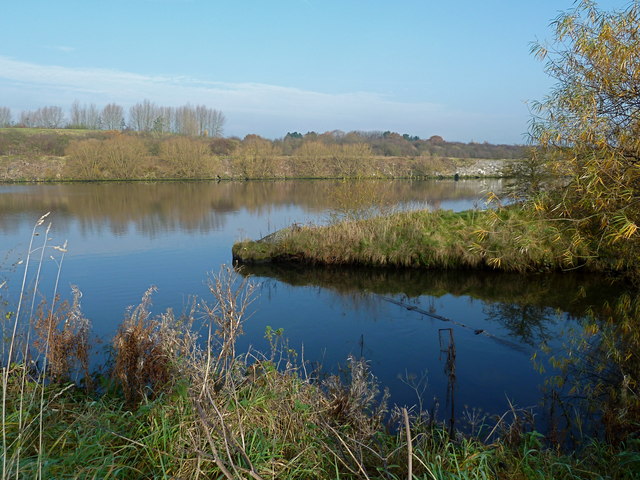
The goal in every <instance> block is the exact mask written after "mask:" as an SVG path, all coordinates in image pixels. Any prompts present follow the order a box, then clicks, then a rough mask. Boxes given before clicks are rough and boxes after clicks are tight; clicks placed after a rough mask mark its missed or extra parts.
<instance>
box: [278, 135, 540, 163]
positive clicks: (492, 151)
mask: <svg viewBox="0 0 640 480" xmlns="http://www.w3.org/2000/svg"><path fill="white" fill-rule="evenodd" d="M313 142H320V143H322V144H324V145H336V144H337V145H357V144H362V145H368V147H369V148H370V149H371V153H372V155H375V156H383V157H424V156H428V157H446V158H493V159H521V158H524V157H526V156H527V152H526V148H525V147H524V146H523V145H494V144H491V143H488V142H483V143H477V142H473V141H472V142H470V143H462V142H447V141H445V140H444V139H443V138H442V137H441V136H439V135H433V136H431V137H429V138H427V139H422V138H420V137H418V136H416V135H409V134H407V133H405V134H400V133H396V132H390V131H386V132H381V131H368V132H364V131H353V132H348V133H345V132H343V131H340V130H333V131H331V132H325V133H321V134H318V133H316V132H307V133H306V134H304V135H303V134H301V133H299V132H289V133H287V134H286V136H285V137H284V138H282V139H279V140H276V141H274V145H275V146H276V147H278V148H279V149H281V150H282V153H283V154H284V155H291V154H293V153H294V152H295V151H297V150H298V149H299V148H300V147H301V146H302V145H305V144H310V143H313Z"/></svg>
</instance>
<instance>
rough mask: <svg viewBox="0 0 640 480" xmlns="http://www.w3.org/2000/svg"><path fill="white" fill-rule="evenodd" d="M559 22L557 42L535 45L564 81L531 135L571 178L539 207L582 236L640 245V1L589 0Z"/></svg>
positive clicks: (549, 69) (617, 246) (540, 106)
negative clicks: (614, 4)
mask: <svg viewBox="0 0 640 480" xmlns="http://www.w3.org/2000/svg"><path fill="white" fill-rule="evenodd" d="M553 26H554V27H555V42H554V43H553V44H552V46H551V47H550V48H547V47H545V46H543V45H536V46H535V47H534V49H533V52H534V53H535V54H536V56H537V57H538V58H540V59H546V61H547V64H546V70H547V72H548V73H549V74H550V76H551V77H553V78H554V79H556V80H557V84H556V86H555V87H554V88H553V90H552V91H551V93H550V95H549V96H548V97H547V98H546V99H545V100H544V101H543V102H541V103H539V104H538V105H536V108H537V113H538V114H539V115H538V116H537V117H536V119H535V121H534V122H533V128H532V135H533V137H534V139H535V140H536V141H537V142H538V143H539V144H540V146H541V147H542V151H543V152H545V151H550V152H551V153H553V157H554V160H555V162H554V163H555V167H556V170H557V171H558V172H560V173H562V174H564V175H566V176H567V177H568V178H569V179H570V181H569V184H568V186H567V187H566V188H563V189H562V191H561V192H559V193H558V194H557V195H553V196H550V197H548V201H546V202H541V203H540V205H539V206H540V208H542V209H546V210H547V211H548V212H549V215H550V216H555V217H558V216H560V217H562V218H570V219H572V221H573V222H574V234H575V236H576V241H590V242H592V243H594V244H596V243H598V244H599V245H601V246H602V247H605V248H606V247H612V248H615V249H634V250H636V251H638V249H639V248H640V230H639V228H638V226H639V225H640V207H639V205H640V163H639V162H638V158H640V135H638V132H639V131H640V103H639V102H638V78H640V42H639V41H638V38H639V36H640V4H639V3H638V2H630V5H629V6H628V7H627V8H626V9H625V10H620V11H614V12H605V11H602V10H600V9H599V8H598V6H597V4H596V3H595V2H593V1H591V0H582V1H579V2H576V6H575V8H574V9H573V10H570V11H569V12H566V13H562V14H561V15H560V16H559V17H558V18H557V19H556V20H555V22H554V23H553ZM636 259H637V255H636V256H635V259H634V260H636Z"/></svg>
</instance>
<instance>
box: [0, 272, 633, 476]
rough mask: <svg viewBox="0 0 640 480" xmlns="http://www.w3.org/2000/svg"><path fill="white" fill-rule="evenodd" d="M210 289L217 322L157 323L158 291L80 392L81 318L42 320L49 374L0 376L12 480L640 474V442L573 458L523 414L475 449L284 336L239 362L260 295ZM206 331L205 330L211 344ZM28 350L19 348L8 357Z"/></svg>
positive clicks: (467, 439) (25, 365)
mask: <svg viewBox="0 0 640 480" xmlns="http://www.w3.org/2000/svg"><path fill="white" fill-rule="evenodd" d="M209 287H210V290H211V292H212V294H213V297H214V299H215V306H212V307H209V306H207V305H206V304H205V303H204V302H201V303H200V305H202V306H201V307H200V308H201V310H199V311H198V312H195V311H194V312H191V313H189V314H186V315H184V316H182V317H180V318H177V317H175V316H174V315H173V314H172V313H171V312H170V311H167V312H166V313H164V314H160V315H156V316H154V315H152V314H151V312H150V310H149V307H150V301H151V295H152V293H153V289H150V290H149V291H148V292H147V293H146V294H145V295H144V296H143V298H142V302H141V304H140V305H139V306H137V307H135V308H131V309H129V310H128V311H127V313H126V315H125V319H124V321H123V323H122V325H121V326H120V329H119V331H118V333H117V335H116V337H115V338H114V340H113V343H112V358H111V362H110V364H109V365H108V368H107V370H106V371H105V372H103V373H102V374H100V375H93V376H91V377H85V380H84V381H83V382H81V383H80V384H78V383H74V382H71V381H70V378H71V376H72V374H73V372H74V370H77V369H78V368H80V369H82V366H83V365H84V364H85V362H86V354H87V350H86V349H85V348H82V345H86V339H87V336H86V335H87V329H86V326H87V321H86V319H84V318H83V317H82V315H81V312H80V310H79V304H78V303H77V302H76V301H75V300H74V302H73V304H72V305H64V304H62V305H61V306H60V308H58V309H56V310H55V311H54V309H53V306H52V307H51V309H49V308H48V307H47V306H43V307H42V308H41V309H40V310H39V313H38V314H37V316H36V317H37V318H36V319H34V320H35V321H34V322H33V332H32V335H33V337H34V338H36V339H37V340H36V342H35V346H36V349H37V351H38V352H39V355H38V357H36V359H37V361H36V363H35V364H34V363H32V362H24V361H16V362H13V363H10V364H9V366H5V368H3V370H2V450H3V451H2V471H1V475H2V479H3V480H4V479H10V478H11V479H14V478H100V479H105V478H123V479H147V478H164V479H192V478H202V479H204V478H215V479H228V480H231V479H240V478H247V479H249V478H253V479H256V480H260V479H301V478H304V479H404V478H412V479H425V480H426V479H433V480H435V479H496V478H500V479H552V478H553V479H601V478H610V479H625V480H626V479H632V478H637V474H638V473H640V454H638V453H637V450H638V449H637V447H638V445H637V441H635V443H634V441H633V440H629V441H628V442H627V443H622V444H619V445H616V446H612V445H608V444H605V443H601V442H597V441H594V442H590V443H588V444H587V445H585V446H584V447H583V448H582V450H580V452H579V453H572V454H561V453H559V450H558V449H556V448H554V447H549V446H545V443H544V441H543V438H542V437H541V435H540V434H538V433H536V432H534V431H529V430H527V428H526V426H525V425H526V422H525V420H524V418H525V417H523V416H521V415H520V413H519V412H516V411H513V412H507V413H506V414H505V415H504V416H502V417H501V418H499V419H492V420H489V419H481V421H480V422H478V423H477V424H475V425H474V434H473V435H462V434H460V433H452V434H451V433H449V432H448V431H447V430H446V428H445V427H444V426H443V425H441V424H439V423H438V421H437V419H435V418H433V416H431V415H429V414H428V413H426V412H422V411H418V410H416V409H409V410H407V409H405V408H398V407H393V408H392V409H391V410H389V409H388V408H387V405H386V402H385V395H384V394H381V393H380V391H379V388H378V385H377V384H376V381H375V378H374V377H372V376H371V374H370V373H369V371H368V368H367V364H366V362H364V361H363V360H358V359H355V358H350V359H348V363H347V367H348V368H347V371H346V373H345V374H344V375H342V376H335V375H334V376H328V377H321V376H319V375H318V372H310V371H308V370H307V369H306V365H305V363H304V362H300V361H298V359H297V354H296V352H294V351H293V350H291V349H290V348H289V347H288V345H287V343H286V340H285V339H284V337H283V335H282V331H280V330H273V329H271V328H268V329H267V331H266V334H265V336H266V338H267V339H268V341H269V344H270V345H271V351H270V352H267V353H265V354H264V355H259V354H254V355H246V354H245V355H241V354H239V353H237V352H236V350H235V340H236V339H237V337H238V335H240V334H241V333H242V324H243V318H244V317H245V314H246V308H247V307H248V305H249V304H250V303H251V298H252V289H253V287H252V286H251V285H250V284H248V283H247V281H246V279H245V280H239V278H238V277H237V276H235V275H234V274H233V272H232V271H231V270H229V269H227V270H222V271H221V273H220V275H218V276H217V277H213V278H211V279H210V283H209ZM195 317H204V318H206V321H205V323H206V324H207V325H206V326H205V328H204V331H205V332H207V331H208V332H209V333H208V335H205V337H204V338H200V335H199V334H198V331H199V330H198V329H196V328H195V327H194V323H195ZM16 318H17V317H16ZM206 327H208V328H206ZM213 332H215V333H213ZM19 344H20V341H19V338H17V337H15V338H12V339H11V346H10V350H11V347H17V346H18V345H19ZM78 346H80V348H79V347H78ZM14 351H23V350H21V349H20V348H17V349H14ZM26 351H27V350H24V352H26ZM9 356H10V357H11V353H10V354H9ZM22 358H24V357H22ZM16 360H20V357H19V356H17V357H16ZM37 365H39V366H40V367H41V368H37V367H36V366H37Z"/></svg>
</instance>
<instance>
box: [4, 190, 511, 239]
mask: <svg viewBox="0 0 640 480" xmlns="http://www.w3.org/2000/svg"><path fill="white" fill-rule="evenodd" d="M501 185H502V183H501V181H500V180H466V181H459V182H454V181H450V180H438V181H435V180H433V181H402V180H399V181H384V182H383V181H378V180H362V181H337V180H336V181H272V182H229V181H225V182H153V183H145V182H138V183H115V182H111V183H65V184H54V185H5V186H0V212H2V214H1V215H0V231H4V232H10V231H12V230H14V229H16V228H17V226H18V225H19V223H20V222H21V221H22V220H21V219H20V218H19V216H28V217H30V218H34V219H35V218H39V217H40V215H42V214H43V213H45V212H47V211H55V212H56V224H57V226H58V227H59V228H60V229H62V228H63V227H65V226H67V224H68V223H69V222H71V221H72V220H73V221H77V222H79V224H80V227H81V228H82V229H85V230H90V231H98V232H99V231H100V230H101V229H103V228H108V229H109V231H110V232H112V233H113V234H116V235H123V234H124V233H126V232H127V231H128V230H129V228H132V227H133V228H135V229H136V230H137V231H139V232H142V233H144V234H146V235H147V236H155V235H157V234H158V233H159V232H163V231H167V230H176V229H180V230H184V231H187V232H202V233H206V232H210V231H217V230H220V229H222V228H223V227H224V224H225V219H226V217H227V215H228V214H229V213H231V212H236V211H239V210H242V209H244V210H247V211H249V212H254V213H258V214H259V213H261V212H265V211H268V210H269V209H271V208H273V207H286V206H290V205H296V206H298V207H300V208H302V209H304V210H306V211H310V212H321V211H322V212H325V211H333V212H336V213H338V214H339V213H340V212H344V211H347V210H349V211H354V210H355V211H358V210H367V209H369V208H371V207H372V206H385V205H387V206H391V205H393V206H396V205H399V204H403V205H411V204H416V205H418V206H425V205H427V204H428V205H430V206H432V207H441V206H444V207H445V208H452V207H453V206H454V205H455V206H457V204H456V202H466V204H465V205H466V207H467V208H470V207H472V206H473V203H474V202H477V200H478V198H481V197H482V192H488V191H500V190H501ZM456 209H459V208H456Z"/></svg>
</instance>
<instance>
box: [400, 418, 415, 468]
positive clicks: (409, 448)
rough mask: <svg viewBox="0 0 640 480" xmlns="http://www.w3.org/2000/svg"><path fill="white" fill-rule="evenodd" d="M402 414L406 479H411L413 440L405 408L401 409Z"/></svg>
mask: <svg viewBox="0 0 640 480" xmlns="http://www.w3.org/2000/svg"><path fill="white" fill-rule="evenodd" d="M402 416H403V417H404V428H405V433H406V435H407V470H408V471H407V479H408V480H411V479H412V478H413V442H412V440H411V427H410V425H409V413H408V412H407V409H406V408H403V409H402Z"/></svg>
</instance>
